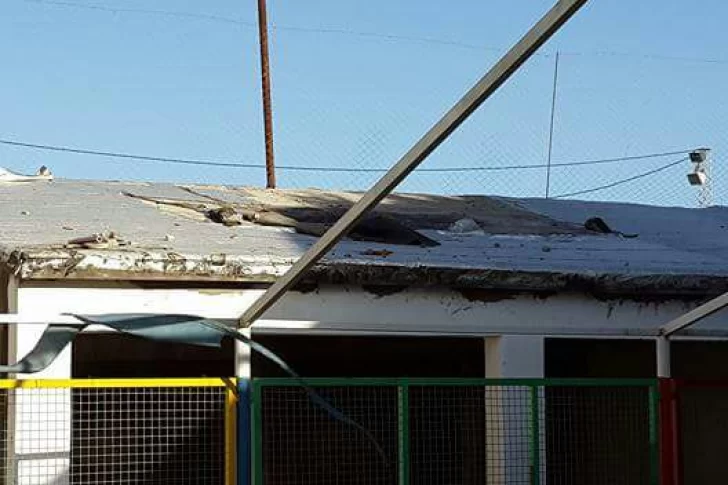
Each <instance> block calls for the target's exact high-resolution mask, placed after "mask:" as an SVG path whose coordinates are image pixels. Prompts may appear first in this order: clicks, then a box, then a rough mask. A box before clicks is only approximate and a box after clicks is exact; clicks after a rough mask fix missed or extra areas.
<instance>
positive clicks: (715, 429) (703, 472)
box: [677, 382, 728, 485]
mask: <svg viewBox="0 0 728 485" xmlns="http://www.w3.org/2000/svg"><path fill="white" fill-rule="evenodd" d="M677 389H678V403H679V404H678V414H679V429H678V430H677V431H678V433H679V434H678V436H679V443H680V445H681V446H680V448H681V457H680V458H681V459H680V468H681V469H682V483H684V484H687V485H689V484H701V485H702V484H705V485H713V484H716V485H717V484H724V483H725V465H726V448H728V382H711V383H707V382H703V383H701V382H678V387H677Z"/></svg>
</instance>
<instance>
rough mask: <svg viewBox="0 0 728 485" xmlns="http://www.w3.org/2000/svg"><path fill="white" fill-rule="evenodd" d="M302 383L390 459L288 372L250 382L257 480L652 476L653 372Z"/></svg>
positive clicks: (262, 483)
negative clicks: (366, 433)
mask: <svg viewBox="0 0 728 485" xmlns="http://www.w3.org/2000/svg"><path fill="white" fill-rule="evenodd" d="M312 385H315V386H317V389H318V391H319V392H320V393H321V394H322V395H323V396H324V397H325V398H326V399H328V400H329V401H330V402H331V403H332V404H334V405H335V406H336V407H338V408H339V409H340V410H342V411H343V412H345V413H346V414H347V415H348V416H350V417H351V418H353V419H354V420H356V421H357V422H359V423H360V424H361V425H363V426H364V427H366V428H367V429H369V430H371V431H372V432H373V434H374V435H375V436H376V437H377V439H378V440H379V441H380V443H381V444H382V445H383V446H384V447H385V450H386V452H387V455H388V456H391V461H392V462H393V463H394V464H393V465H392V466H387V465H386V464H385V463H384V462H383V461H382V460H381V459H380V458H379V457H378V456H377V455H376V453H374V450H373V448H372V447H371V445H370V444H369V443H368V442H367V440H366V439H365V438H364V437H363V436H362V435H361V433H360V432H358V431H357V430H355V429H353V428H352V427H350V426H348V425H346V424H344V423H342V422H340V421H337V420H335V419H333V418H332V417H331V416H330V415H329V414H327V413H326V412H325V411H323V410H320V409H319V408H317V407H316V406H315V405H314V404H313V403H312V402H311V401H310V400H309V398H308V396H307V395H306V394H305V392H304V391H303V390H302V389H301V388H300V387H297V383H295V381H286V380H280V379H274V380H261V381H259V382H257V383H256V384H255V385H254V388H253V389H254V402H256V401H257V404H256V406H257V410H256V413H255V414H254V416H253V420H254V422H253V426H254V437H255V439H256V442H255V443H254V449H255V451H256V453H258V455H257V463H256V466H255V472H256V473H255V478H256V484H258V485H279V484H293V483H295V484H297V485H306V484H328V483H332V484H333V483H336V484H344V485H346V484H350V483H352V484H354V483H355V484H360V483H361V484H379V483H392V484H394V483H399V484H418V485H420V484H422V485H430V484H432V485H440V484H463V485H470V484H483V483H508V484H539V485H541V484H554V485H571V484H574V485H577V484H583V483H590V484H594V485H600V484H612V483H620V484H627V485H629V484H633V483H634V484H653V483H656V480H657V473H658V470H657V436H656V432H657V422H656V419H657V411H656V405H657V392H656V386H655V383H653V382H652V381H649V382H647V381H644V382H642V381H640V382H635V381H633V382H629V381H620V382H608V381H604V383H602V384H598V383H597V382H596V381H580V382H572V381H570V382H568V383H567V382H564V381H549V380H538V381H534V380H522V381H518V380H511V381H487V380H442V379H439V380H430V381H428V380H426V379H425V380H412V381H410V380H401V379H399V380H390V381H387V380H383V379H376V380H358V379H351V380H342V379H330V380H326V379H324V380H313V381H312ZM256 395H257V397H256ZM388 462H389V460H388Z"/></svg>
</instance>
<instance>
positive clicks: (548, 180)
mask: <svg viewBox="0 0 728 485" xmlns="http://www.w3.org/2000/svg"><path fill="white" fill-rule="evenodd" d="M558 90H559V51H556V59H555V61H554V85H553V92H552V94H551V120H550V122H549V152H548V159H547V161H546V165H547V167H546V198H547V199H548V198H549V191H550V189H551V155H552V153H553V148H554V121H555V119H556V94H557V93H558Z"/></svg>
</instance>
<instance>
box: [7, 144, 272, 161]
mask: <svg viewBox="0 0 728 485" xmlns="http://www.w3.org/2000/svg"><path fill="white" fill-rule="evenodd" d="M0 143H2V144H3V145H11V146H17V147H24V148H34V149H37V150H48V151H53V152H67V153H76V154H80V155H98V156H101V157H110V158H127V159H131V160H143V161H147V162H164V163H176V164H181V165H204V166H211V167H234V168H265V166H264V165H255V164H252V163H237V162H217V161H211V160H190V159H184V158H167V157H150V156H146V155H132V154H129V153H118V152H106V151H98V150H85V149H82V148H71V147H62V146H54V145H39V144H36V143H24V142H20V141H14V140H0Z"/></svg>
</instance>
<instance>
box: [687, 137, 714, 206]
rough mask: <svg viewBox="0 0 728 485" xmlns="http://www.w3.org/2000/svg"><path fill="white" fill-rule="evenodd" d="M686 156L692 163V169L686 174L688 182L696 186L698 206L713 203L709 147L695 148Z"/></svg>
mask: <svg viewBox="0 0 728 485" xmlns="http://www.w3.org/2000/svg"><path fill="white" fill-rule="evenodd" d="M688 158H689V159H690V161H691V162H692V163H693V171H692V172H691V173H689V174H688V183H689V184H690V185H692V186H693V187H698V189H699V190H698V207H710V206H711V205H713V187H712V185H713V181H712V180H711V177H710V172H711V166H710V165H711V161H710V148H697V149H695V150H693V151H691V152H690V153H689V155H688Z"/></svg>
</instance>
